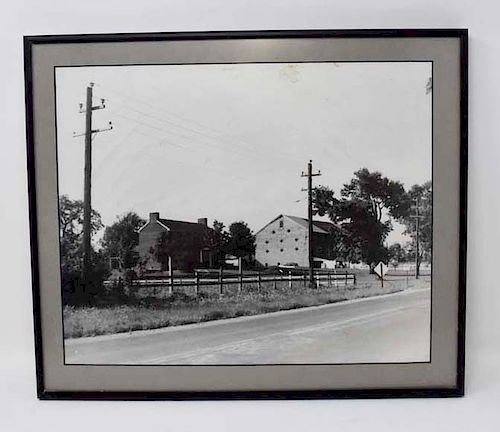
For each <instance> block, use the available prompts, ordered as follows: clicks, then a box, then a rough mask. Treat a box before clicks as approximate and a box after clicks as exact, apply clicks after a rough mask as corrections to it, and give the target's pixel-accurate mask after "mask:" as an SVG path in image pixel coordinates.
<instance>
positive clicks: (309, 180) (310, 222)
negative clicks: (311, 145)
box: [301, 160, 321, 288]
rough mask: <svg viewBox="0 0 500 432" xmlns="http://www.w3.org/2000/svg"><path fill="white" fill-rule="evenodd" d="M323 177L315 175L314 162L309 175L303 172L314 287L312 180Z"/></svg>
mask: <svg viewBox="0 0 500 432" xmlns="http://www.w3.org/2000/svg"><path fill="white" fill-rule="evenodd" d="M320 175H321V171H318V172H317V173H313V168H312V160H310V161H309V163H308V164H307V173H304V172H302V174H301V177H307V222H308V233H309V286H310V287H311V288H313V287H314V255H313V209H312V178H313V177H317V176H320ZM303 190H304V189H303Z"/></svg>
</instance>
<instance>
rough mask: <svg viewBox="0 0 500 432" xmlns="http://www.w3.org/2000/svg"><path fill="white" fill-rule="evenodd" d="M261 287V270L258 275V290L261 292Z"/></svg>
mask: <svg viewBox="0 0 500 432" xmlns="http://www.w3.org/2000/svg"><path fill="white" fill-rule="evenodd" d="M261 287H262V279H261V276H260V270H259V272H258V273H257V290H258V291H259V292H260V290H261Z"/></svg>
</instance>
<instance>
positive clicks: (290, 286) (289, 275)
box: [288, 270, 292, 289]
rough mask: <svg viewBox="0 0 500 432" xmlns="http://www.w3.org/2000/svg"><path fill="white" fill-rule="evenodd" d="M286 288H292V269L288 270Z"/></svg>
mask: <svg viewBox="0 0 500 432" xmlns="http://www.w3.org/2000/svg"><path fill="white" fill-rule="evenodd" d="M288 289H292V271H291V270H289V271H288Z"/></svg>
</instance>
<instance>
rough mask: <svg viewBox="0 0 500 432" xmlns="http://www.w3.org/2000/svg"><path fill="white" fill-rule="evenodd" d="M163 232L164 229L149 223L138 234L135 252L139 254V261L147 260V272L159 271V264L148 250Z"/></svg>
mask: <svg viewBox="0 0 500 432" xmlns="http://www.w3.org/2000/svg"><path fill="white" fill-rule="evenodd" d="M163 232H165V228H163V227H162V226H161V225H160V224H158V223H156V222H150V223H149V224H148V225H146V226H145V227H144V228H143V229H142V230H141V231H140V232H139V244H138V245H137V252H139V256H140V260H141V261H145V260H147V265H146V268H147V269H148V270H161V264H160V263H159V262H158V261H157V260H156V259H155V258H154V256H153V255H152V254H151V252H150V250H151V248H153V247H154V246H155V245H156V242H157V240H158V238H159V237H160V235H161V234H162V233H163Z"/></svg>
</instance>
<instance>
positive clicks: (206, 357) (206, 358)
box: [65, 289, 430, 365]
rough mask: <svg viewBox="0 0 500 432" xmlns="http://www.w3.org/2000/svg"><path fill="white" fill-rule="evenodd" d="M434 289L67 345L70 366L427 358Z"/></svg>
mask: <svg viewBox="0 0 500 432" xmlns="http://www.w3.org/2000/svg"><path fill="white" fill-rule="evenodd" d="M429 338H430V290H429V289H414V290H407V291H404V292H402V293H397V294H390V295H386V296H380V297H372V298H369V299H363V300H354V301H350V302H343V303H337V304H333V305H326V306H319V307H312V308H305V309H297V310H293V311H284V312H277V313H272V314H266V315H259V316H254V317H242V318H235V319H230V320H221V321H212V322H208V323H202V324H192V325H186V326H179V327H171V328H165V329H158V330H149V331H138V332H133V333H129V334H119V335H109V336H96V337H88V338H79V339H70V340H67V341H66V343H65V352H66V363H70V364H177V365H179V364H266V363H267V364H269V363H372V362H416V361H428V360H429V346H430V342H429Z"/></svg>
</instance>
